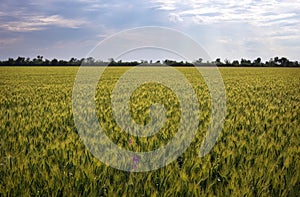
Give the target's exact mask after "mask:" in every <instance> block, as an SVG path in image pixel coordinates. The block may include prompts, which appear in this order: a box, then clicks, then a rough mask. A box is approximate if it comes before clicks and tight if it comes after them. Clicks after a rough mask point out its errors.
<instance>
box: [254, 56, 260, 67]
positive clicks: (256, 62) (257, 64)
mask: <svg viewBox="0 0 300 197" xmlns="http://www.w3.org/2000/svg"><path fill="white" fill-rule="evenodd" d="M253 66H261V58H260V57H258V58H257V59H256V60H254V61H253Z"/></svg>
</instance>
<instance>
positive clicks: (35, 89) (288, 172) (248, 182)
mask: <svg viewBox="0 0 300 197" xmlns="http://www.w3.org/2000/svg"><path fill="white" fill-rule="evenodd" d="M77 69H78V68H76V67H69V68H67V67H1V68H0V139H1V140H0V196H2V195H8V196H22V195H24V194H25V195H26V196H27V195H45V196H46V195H54V196H57V195H64V196H69V195H75V196H77V195H89V196H90V195H91V196H150V195H151V196H183V195H186V196H230V195H234V196H297V195H299V191H300V170H299V169H300V141H299V139H300V125H299V122H300V117H299V107H300V105H299V101H300V89H299V85H300V70H299V69H296V68H294V69H279V68H247V69H246V68H243V69H239V68H222V69H220V71H221V74H222V76H223V79H224V83H225V87H226V93H227V116H226V120H225V124H224V127H223V131H222V133H221V135H220V136H219V138H218V141H217V143H216V145H215V147H214V148H213V149H212V150H211V152H210V153H209V154H208V155H206V156H205V157H199V149H200V145H201V142H202V139H203V136H204V134H205V132H206V129H207V126H208V125H209V122H210V118H209V117H210V115H211V114H210V109H209V107H210V100H209V92H208V90H207V87H206V85H205V83H204V81H203V80H202V78H201V76H200V75H199V74H197V72H196V70H195V69H194V68H178V69H179V70H180V71H181V72H182V73H184V74H185V76H186V77H187V79H188V80H189V81H190V82H191V84H192V86H193V87H194V88H195V91H196V93H197V95H198V100H199V105H200V108H201V116H200V117H199V118H200V120H201V121H200V125H199V129H198V133H197V135H196V137H195V139H194V141H193V142H192V144H191V145H190V147H189V148H188V149H187V150H186V151H185V153H184V154H183V155H182V157H181V159H182V166H179V165H178V161H176V160H175V161H174V162H172V163H171V164H169V165H167V166H166V167H163V168H161V169H159V170H155V171H151V172H146V173H130V172H123V171H119V170H116V169H113V168H111V167H109V166H106V165H105V164H103V163H101V162H100V161H98V160H97V158H95V157H93V155H91V153H90V152H89V151H88V150H87V149H86V148H85V146H84V144H83V142H82V141H81V139H80V138H79V136H78V135H77V130H76V128H75V125H74V122H73V115H72V88H73V83H74V80H75V76H76V72H77ZM128 69H129V68H118V67H113V68H109V69H108V70H107V71H105V73H104V75H103V77H102V79H101V81H100V82H99V86H98V91H97V94H96V104H97V113H98V117H99V120H101V126H102V127H103V128H105V129H106V133H107V135H108V136H109V137H110V138H111V139H112V140H113V141H114V142H115V143H116V144H118V145H119V146H121V147H122V148H125V149H129V150H134V151H149V150H153V149H155V148H157V147H159V146H161V145H163V144H166V143H168V141H169V140H170V139H171V138H172V136H173V135H174V132H176V129H177V127H178V124H177V122H178V117H179V116H180V110H179V103H178V100H177V99H176V95H174V94H173V93H172V92H171V91H170V90H168V89H167V88H166V87H163V86H160V85H158V84H155V83H152V84H148V85H147V84H146V85H144V86H141V87H140V88H138V89H137V90H136V91H135V92H134V94H133V95H132V97H131V104H130V105H131V111H132V117H133V118H134V120H135V121H136V122H138V123H140V124H146V123H147V122H148V121H149V120H148V118H149V106H150V104H152V103H154V102H160V103H162V104H163V105H164V106H165V107H166V109H167V110H166V112H167V114H168V115H169V116H168V121H167V122H166V125H165V126H164V127H163V128H162V130H161V131H160V133H158V134H156V135H154V136H152V137H149V138H133V145H132V146H130V144H129V137H130V136H129V135H128V134H125V133H124V132H122V130H121V129H120V128H119V127H118V125H117V124H116V122H115V121H114V119H113V116H112V112H111V108H110V96H109V94H110V93H111V91H112V88H113V87H114V84H115V83H116V81H117V80H118V78H119V77H120V76H121V75H122V74H123V73H124V72H125V71H126V70H128ZM144 90H146V91H149V90H151V91H150V92H145V91H144ZM152 90H153V91H154V90H155V91H156V92H155V93H151V92H152ZM116 162H117V161H116Z"/></svg>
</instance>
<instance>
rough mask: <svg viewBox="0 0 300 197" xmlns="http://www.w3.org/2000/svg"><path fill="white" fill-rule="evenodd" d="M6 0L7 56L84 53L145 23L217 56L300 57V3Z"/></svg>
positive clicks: (1, 55)
mask: <svg viewBox="0 0 300 197" xmlns="http://www.w3.org/2000/svg"><path fill="white" fill-rule="evenodd" d="M0 1H1V6H0V59H1V60H5V59H8V58H9V57H13V58H17V57H18V56H23V57H30V58H33V57H36V56H37V55H42V56H44V57H45V58H48V59H50V60H51V59H53V58H58V59H65V60H69V59H70V58H71V57H75V58H82V57H86V55H87V54H88V53H89V52H90V50H92V49H93V48H94V47H95V46H96V45H97V44H98V43H99V42H100V41H102V40H103V39H105V38H107V37H109V36H111V35H113V34H115V33H118V32H120V31H123V30H127V29H130V28H136V27H142V26H160V27H168V28H173V29H175V30H178V31H181V32H183V33H185V34H187V35H189V36H190V37H191V38H193V39H194V40H195V41H197V42H198V43H199V44H200V45H201V46H202V47H203V48H204V49H205V50H206V51H207V53H208V54H209V55H210V57H211V58H212V59H213V60H214V59H216V58H221V59H222V60H224V59H228V60H231V61H232V60H235V59H237V60H240V59H241V58H246V59H251V60H254V59H256V58H257V57H261V58H262V59H263V60H269V59H270V58H272V57H275V56H278V57H287V58H288V59H290V60H298V61H299V60H300V0H285V1H279V0H260V1H258V0H257V1H253V0H238V1H236V0H228V1H221V0H182V1H176V0H147V1H142V0H127V1H124V0H42V1H41V0H39V1H37V0H23V1H19V0H0ZM138 58H142V57H138ZM137 60H139V59H137Z"/></svg>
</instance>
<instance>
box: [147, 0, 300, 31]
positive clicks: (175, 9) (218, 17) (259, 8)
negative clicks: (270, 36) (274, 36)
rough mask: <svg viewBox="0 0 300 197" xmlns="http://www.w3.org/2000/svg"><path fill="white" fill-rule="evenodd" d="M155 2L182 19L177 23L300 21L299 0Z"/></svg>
mask: <svg viewBox="0 0 300 197" xmlns="http://www.w3.org/2000/svg"><path fill="white" fill-rule="evenodd" d="M152 3H153V4H154V5H156V6H157V7H158V8H157V9H159V10H166V11H169V14H170V15H172V16H174V15H176V16H177V17H178V18H182V19H183V20H177V22H184V21H194V22H195V23H199V22H200V23H203V22H204V23H208V24H212V23H222V22H247V23H251V24H255V25H261V26H265V25H274V23H276V22H275V21H274V20H278V21H280V20H281V21H282V23H284V22H286V19H289V18H293V20H294V21H293V22H298V23H299V22H300V20H299V18H300V16H299V12H300V1H283V2H280V1H275V0H271V1H270V0H262V1H253V0H229V1H218V0H213V1H208V0H206V1H197V0H185V1H174V0H167V1H162V0H152ZM191 19H192V20H191ZM199 19H201V20H199ZM171 20H172V19H171ZM172 21H173V22H175V21H174V20H172ZM277 23H280V22H277Z"/></svg>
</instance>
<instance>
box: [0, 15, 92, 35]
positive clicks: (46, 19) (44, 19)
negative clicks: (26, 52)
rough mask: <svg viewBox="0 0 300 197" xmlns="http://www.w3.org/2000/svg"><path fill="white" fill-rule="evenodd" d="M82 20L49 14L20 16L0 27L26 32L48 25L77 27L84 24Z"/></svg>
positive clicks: (41, 28)
mask: <svg viewBox="0 0 300 197" xmlns="http://www.w3.org/2000/svg"><path fill="white" fill-rule="evenodd" d="M85 24H86V22H85V21H84V20H80V19H79V20H78V19H77V20H76V19H66V18H63V17H62V16H59V15H51V16H37V15H32V16H20V19H19V20H17V21H8V22H3V23H2V24H0V28H1V29H4V30H8V31H14V32H27V31H37V30H43V29H45V28H47V27H48V26H58V27H64V28H79V27H81V26H83V25H85Z"/></svg>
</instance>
